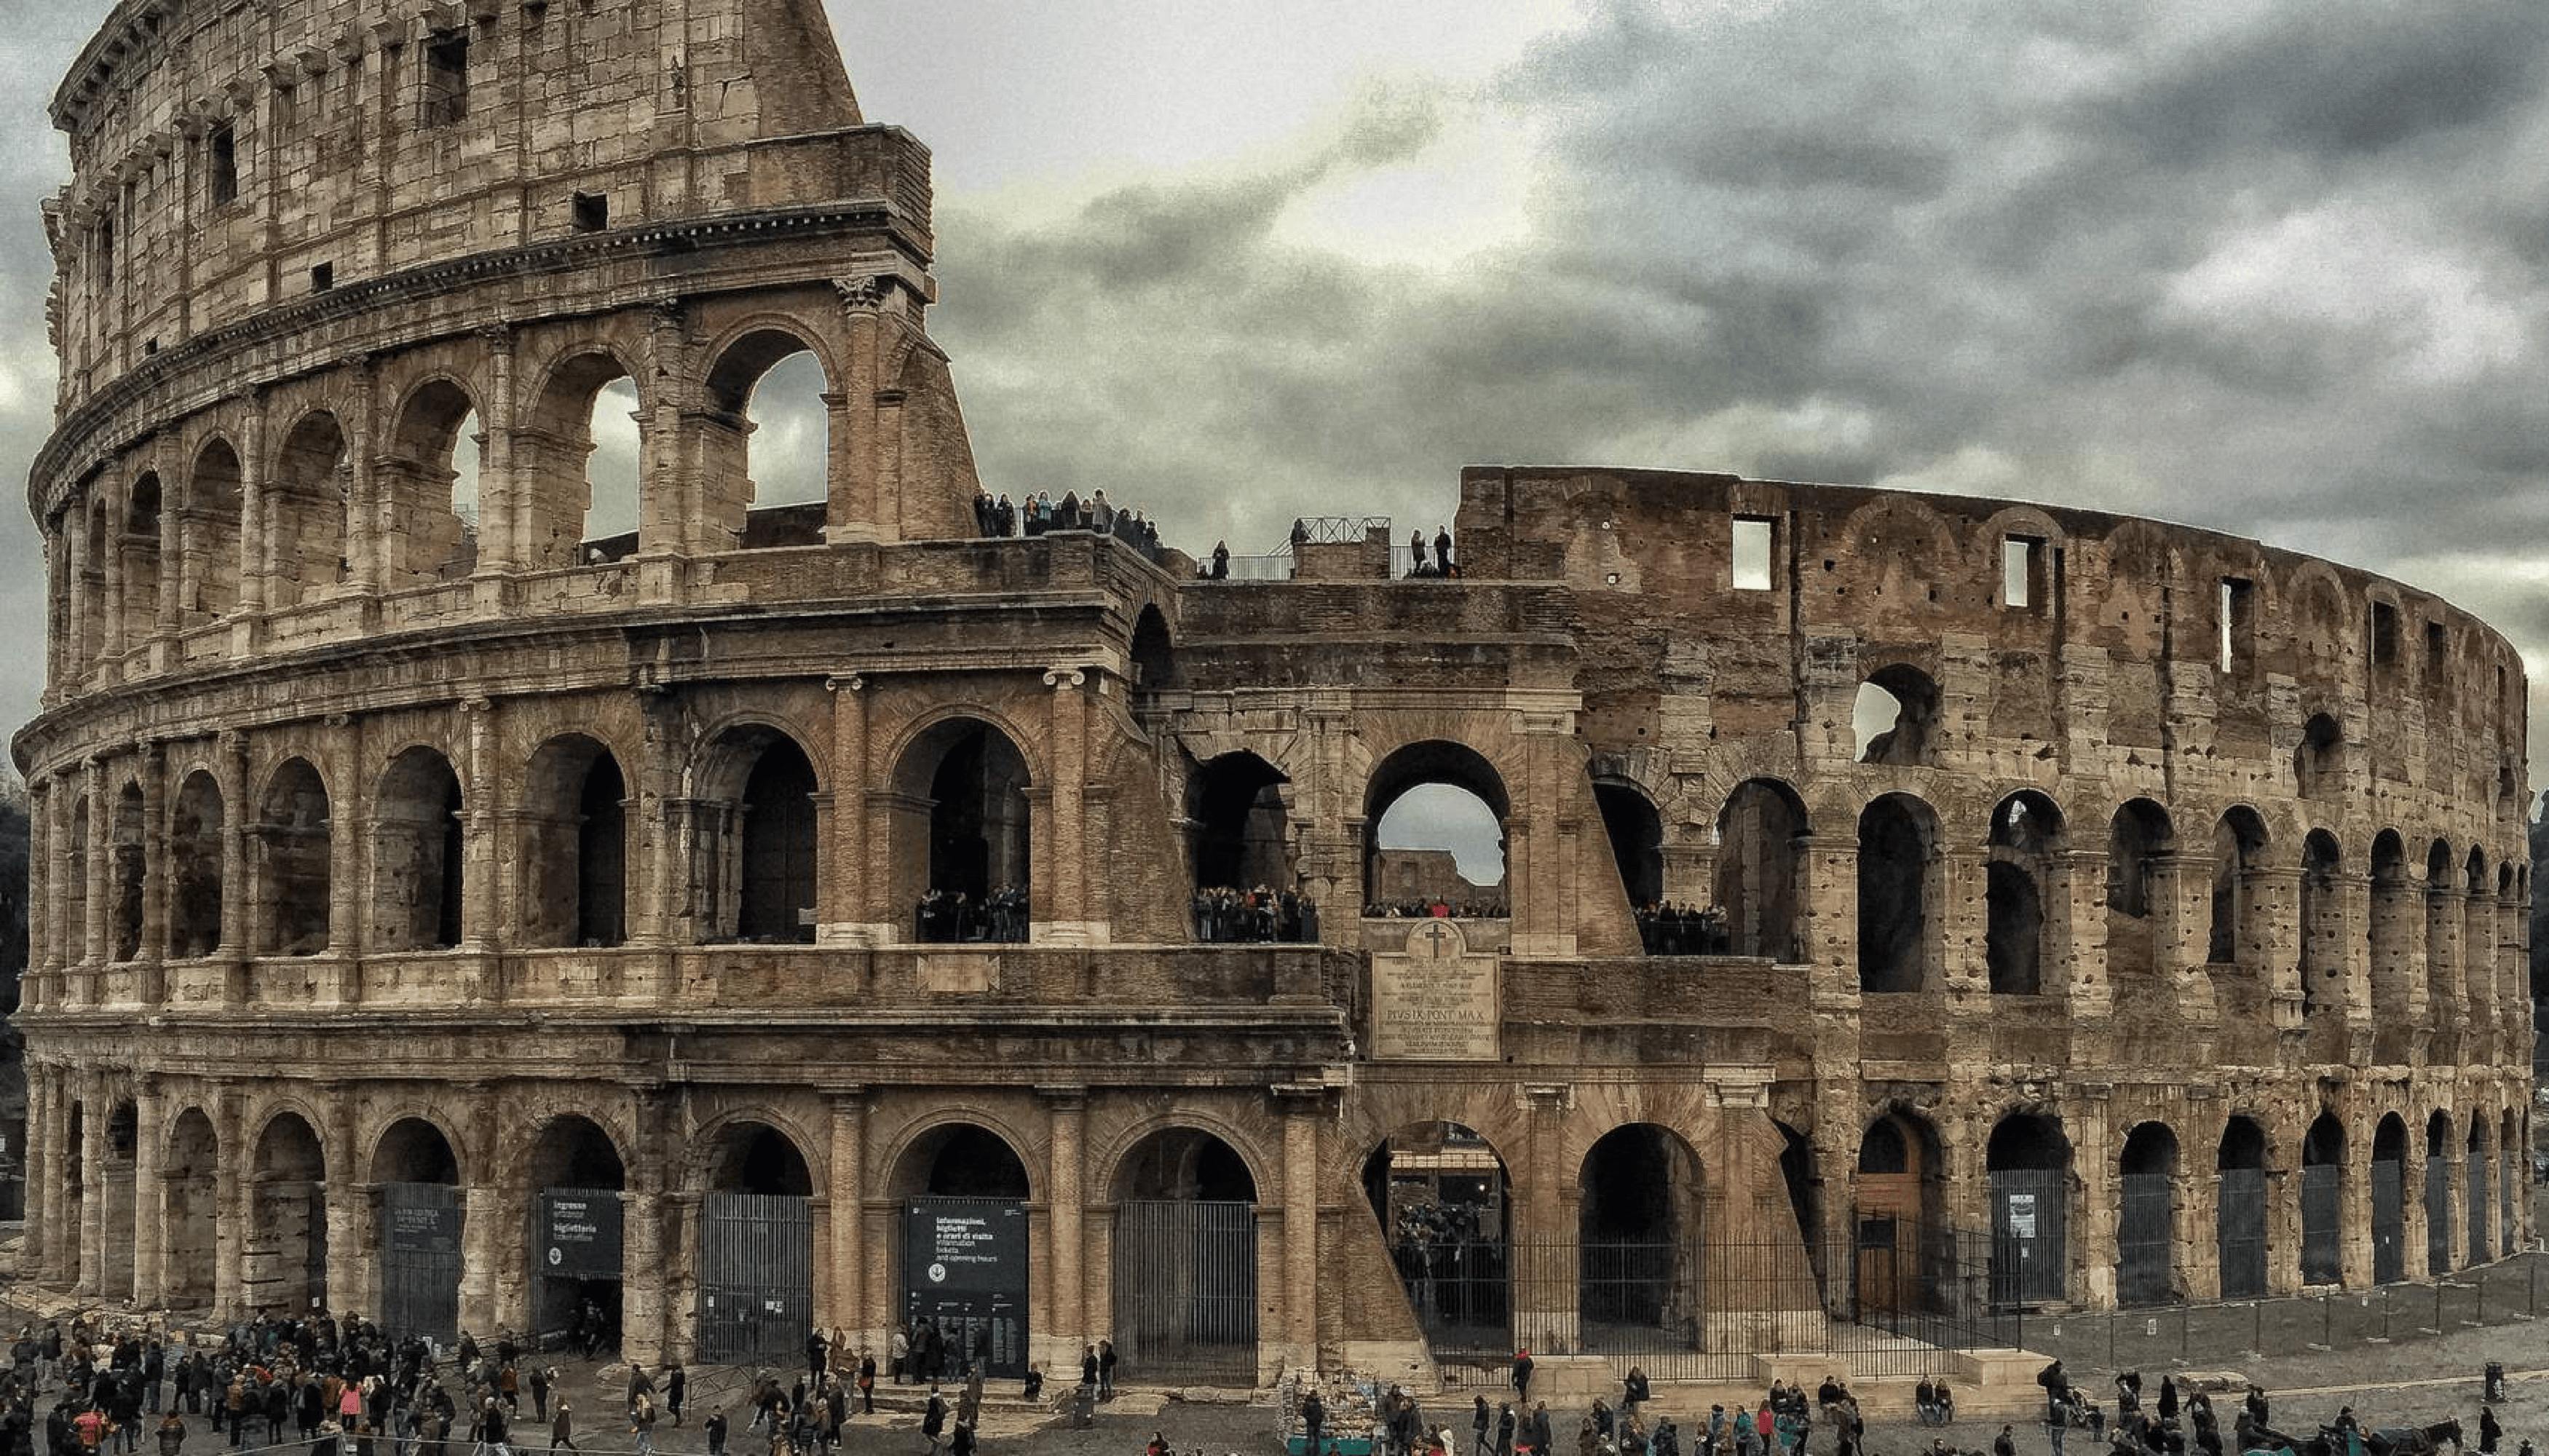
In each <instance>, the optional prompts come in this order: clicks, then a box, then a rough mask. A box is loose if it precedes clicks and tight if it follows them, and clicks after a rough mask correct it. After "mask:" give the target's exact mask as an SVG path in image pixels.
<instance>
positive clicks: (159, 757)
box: [133, 738, 172, 1006]
mask: <svg viewBox="0 0 2549 1456" xmlns="http://www.w3.org/2000/svg"><path fill="white" fill-rule="evenodd" d="M141 783H142V945H141V946H140V947H139V948H138V949H137V950H136V951H135V953H134V957H133V958H134V959H136V960H139V961H141V962H142V969H141V971H140V973H139V974H137V975H136V976H135V983H136V984H135V991H136V996H135V999H137V1000H139V1001H140V1002H142V1004H143V1005H145V1006H148V1005H155V1004H157V1003H158V1002H159V1000H160V999H161V997H162V996H163V994H164V993H165V990H166V985H165V983H164V982H163V981H162V980H161V979H160V973H159V966H160V962H161V961H162V960H163V959H165V958H166V956H167V950H168V880H169V877H170V876H169V871H170V869H171V867H172V866H171V865H169V863H168V802H169V799H170V798H171V795H170V794H169V792H168V746H167V744H166V743H164V742H162V741H161V740H159V739H156V738H153V739H147V740H145V741H144V742H143V743H142V763H141Z"/></svg>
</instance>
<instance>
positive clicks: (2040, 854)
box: [1983, 789, 2064, 996]
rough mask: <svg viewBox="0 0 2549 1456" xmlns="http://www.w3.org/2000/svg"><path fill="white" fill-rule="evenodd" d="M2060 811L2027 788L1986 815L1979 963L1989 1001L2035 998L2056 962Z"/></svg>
mask: <svg viewBox="0 0 2549 1456" xmlns="http://www.w3.org/2000/svg"><path fill="white" fill-rule="evenodd" d="M2063 846H2064V838H2063V824H2062V811H2061V809H2060V808H2059V807H2057V806H2056V805H2055V804H2054V802H2053V800H2051V799H2050V798H2047V797H2046V796H2044V795H2043V794H2041V793H2038V792H2036V791H2035V790H2033V789H2020V790H2019V791H2018V792H2016V793H2013V794H2010V795H2008V796H2007V797H2005V798H2003V799H2002V800H2001V801H2000V803H1999V804H1997V805H1995V806H1994V807H1993V809H1992V818H1991V842H1990V848H1989V851H1988V859H1987V860H1986V862H1985V866H1984V875H1985V879H1984V888H1983V901H1984V922H1985V924H1984V932H1983V960H1984V962H1985V965H1986V966H1987V968H1988V970H1989V973H1990V976H1991V989H1992V992H1993V994H1995V995H2007V996H2034V995H2040V994H2042V993H2043V991H2044V989H2045V975H2044V971H2045V967H2047V966H2050V965H2054V964H2056V963H2058V956H2059V949H2058V946H2057V942H2056V934H2057V932H2058V931H2059V930H2060V928H2061V918H2060V917H2058V916H2056V915H2054V914H2053V913H2051V907H2052V906H2053V905H2054V904H2055V901H2056V897H2055V894H2054V887H2055V884H2056V883H2057V881H2056V878H2055V876H2056V874H2057V873H2058V871H2059V868H2060V865H2061V864H2062V855H2063Z"/></svg>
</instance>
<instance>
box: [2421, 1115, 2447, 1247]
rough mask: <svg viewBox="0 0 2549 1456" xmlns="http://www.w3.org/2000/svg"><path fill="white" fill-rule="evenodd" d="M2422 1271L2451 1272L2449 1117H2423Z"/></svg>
mask: <svg viewBox="0 0 2549 1456" xmlns="http://www.w3.org/2000/svg"><path fill="white" fill-rule="evenodd" d="M2425 1272H2426V1273H2427V1274H2449V1273H2450V1272H2452V1119H2451V1115H2450V1114H2448V1113H2444V1112H2436V1113H2435V1114H2434V1115H2433V1116H2431V1117H2429V1118H2427V1119H2425Z"/></svg>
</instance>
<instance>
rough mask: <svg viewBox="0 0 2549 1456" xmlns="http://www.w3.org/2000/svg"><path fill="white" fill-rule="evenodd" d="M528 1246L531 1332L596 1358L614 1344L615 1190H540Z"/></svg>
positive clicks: (616, 1317)
mask: <svg viewBox="0 0 2549 1456" xmlns="http://www.w3.org/2000/svg"><path fill="white" fill-rule="evenodd" d="M529 1240H530V1268H531V1278H532V1281H533V1285H534V1293H535V1295H536V1300H535V1302H534V1303H533V1305H532V1311H531V1313H532V1318H533V1319H535V1320H536V1321H537V1323H536V1324H535V1326H534V1331H533V1332H534V1333H535V1334H536V1335H537V1336H538V1337H539V1338H540V1339H542V1340H544V1341H546V1340H558V1341H562V1342H563V1341H568V1340H572V1341H574V1342H575V1343H576V1345H577V1346H578V1347H579V1348H585V1347H590V1348H593V1349H594V1350H596V1351H597V1352H598V1351H600V1350H601V1349H604V1348H607V1347H609V1346H612V1345H615V1344H616V1343H618V1338H619V1249H620V1205H619V1190H618V1189H615V1188H543V1189H541V1190H540V1193H539V1197H537V1198H536V1199H534V1200H532V1204H531V1223H530V1229H529Z"/></svg>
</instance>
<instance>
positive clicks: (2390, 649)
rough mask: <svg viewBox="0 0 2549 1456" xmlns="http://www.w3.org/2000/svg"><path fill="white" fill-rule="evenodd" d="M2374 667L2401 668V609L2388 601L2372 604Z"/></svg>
mask: <svg viewBox="0 0 2549 1456" xmlns="http://www.w3.org/2000/svg"><path fill="white" fill-rule="evenodd" d="M2372 666H2374V667H2375V668H2395V667H2397V666H2399V608H2397V607H2395V606H2392V605H2391V604H2390V603H2389V602H2386V601H2376V602H2374V603H2372Z"/></svg>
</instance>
